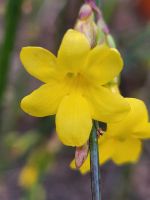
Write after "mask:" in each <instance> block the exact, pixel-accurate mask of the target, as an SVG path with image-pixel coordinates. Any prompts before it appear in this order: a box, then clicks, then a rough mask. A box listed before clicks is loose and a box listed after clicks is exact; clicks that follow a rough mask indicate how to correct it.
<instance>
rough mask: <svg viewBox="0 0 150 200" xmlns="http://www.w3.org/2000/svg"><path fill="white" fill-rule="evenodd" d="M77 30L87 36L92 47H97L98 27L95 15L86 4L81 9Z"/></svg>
mask: <svg viewBox="0 0 150 200" xmlns="http://www.w3.org/2000/svg"><path fill="white" fill-rule="evenodd" d="M75 29H76V30H77V31H79V32H82V33H84V34H85V36H86V37H87V39H88V41H89V43H90V46H91V47H94V46H95V45H96V41H97V26H96V24H95V22H94V14H93V11H92V8H91V7H90V5H89V4H84V5H83V6H82V7H81V9H80V12H79V18H78V20H77V22H76V25H75Z"/></svg>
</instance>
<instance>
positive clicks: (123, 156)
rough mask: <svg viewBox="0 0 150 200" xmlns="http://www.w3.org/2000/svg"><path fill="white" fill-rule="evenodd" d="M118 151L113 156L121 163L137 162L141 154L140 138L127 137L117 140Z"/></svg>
mask: <svg viewBox="0 0 150 200" xmlns="http://www.w3.org/2000/svg"><path fill="white" fill-rule="evenodd" d="M115 145H116V152H115V153H114V155H113V156H112V160H113V161H114V162H115V163H116V164H118V165H120V164H124V163H128V162H132V163H135V162H137V161H138V159H139V156H140V154H141V146H142V144H141V141H140V140H138V139H130V138H129V139H127V140H122V141H121V140H120V141H119V140H118V141H116V144H115Z"/></svg>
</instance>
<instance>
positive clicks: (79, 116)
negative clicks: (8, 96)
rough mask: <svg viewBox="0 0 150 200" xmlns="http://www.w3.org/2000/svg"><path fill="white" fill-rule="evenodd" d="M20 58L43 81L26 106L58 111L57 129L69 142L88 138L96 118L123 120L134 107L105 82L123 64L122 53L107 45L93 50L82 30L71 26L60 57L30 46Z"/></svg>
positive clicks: (36, 111) (38, 112) (42, 112)
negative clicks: (110, 89)
mask: <svg viewBox="0 0 150 200" xmlns="http://www.w3.org/2000/svg"><path fill="white" fill-rule="evenodd" d="M20 57H21V61H22V63H23V65H24V67H25V69H26V70H27V71H28V72H29V73H30V74H31V75H32V76H34V77H35V78H37V79H39V80H41V81H42V82H44V84H43V85H42V86H41V87H40V88H38V89H37V90H35V91H33V92H32V93H31V94H30V95H28V96H26V97H25V98H24V99H23V100H22V102H21V108H22V109H23V110H24V111H25V112H26V113H28V114H30V115H32V116H37V117H44V116H49V115H54V114H56V130H57V132H58V136H59V138H60V140H61V141H62V142H63V143H64V144H65V145H69V146H81V145H83V144H84V143H86V141H87V140H88V139H89V135H90V131H91V127H92V119H95V120H99V121H103V122H110V121H118V120H121V119H122V118H123V117H124V116H125V114H127V113H128V112H129V110H130V107H129V104H128V102H127V101H126V100H125V99H124V98H123V97H122V96H121V95H119V94H113V93H112V92H110V91H109V89H107V88H106V87H104V86H103V85H104V84H106V83H107V82H109V81H110V80H112V79H113V78H114V77H115V76H116V75H118V74H119V72H120V71H121V69H122V66H123V62H122V59H121V56H120V54H119V52H118V51H117V50H116V49H113V48H109V47H106V46H96V47H95V48H93V49H91V48H90V44H89V42H88V40H87V38H86V37H85V35H84V34H83V33H80V32H78V31H75V30H68V31H67V33H66V34H65V36H64V38H63V40H62V43H61V46H60V48H59V51H58V55H57V58H56V57H55V56H54V55H53V54H52V53H51V52H49V51H48V50H46V49H43V48H41V47H25V48H23V49H22V51H21V55H20Z"/></svg>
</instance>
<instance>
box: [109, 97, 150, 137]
mask: <svg viewBox="0 0 150 200" xmlns="http://www.w3.org/2000/svg"><path fill="white" fill-rule="evenodd" d="M126 100H127V101H128V103H129V104H130V107H131V110H130V112H129V114H128V115H127V116H126V117H125V118H124V119H123V120H122V121H120V122H118V123H109V124H108V127H107V134H108V135H109V136H112V137H114V136H120V137H122V138H123V137H125V138H126V137H129V136H133V135H134V134H135V135H136V134H137V135H138V134H139V135H141V137H142V131H143V132H144V130H145V131H146V132H147V133H145V134H146V135H147V136H148V127H147V125H148V123H147V121H148V113H147V110H146V106H145V104H144V102H143V101H141V100H139V99H135V98H126ZM143 123H144V124H143ZM144 126H145V127H144ZM146 129H147V130H146ZM143 135H144V133H143ZM146 135H145V136H146ZM149 136H150V133H149Z"/></svg>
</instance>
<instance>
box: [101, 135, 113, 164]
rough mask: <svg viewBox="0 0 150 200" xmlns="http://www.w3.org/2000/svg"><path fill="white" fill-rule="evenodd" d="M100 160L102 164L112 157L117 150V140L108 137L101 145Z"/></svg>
mask: <svg viewBox="0 0 150 200" xmlns="http://www.w3.org/2000/svg"><path fill="white" fill-rule="evenodd" d="M99 152H100V153H99V160H100V165H102V164H104V163H105V162H107V161H108V160H110V159H111V157H112V155H113V154H114V152H115V140H114V139H109V138H106V139H105V140H103V142H102V143H100V145H99Z"/></svg>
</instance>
